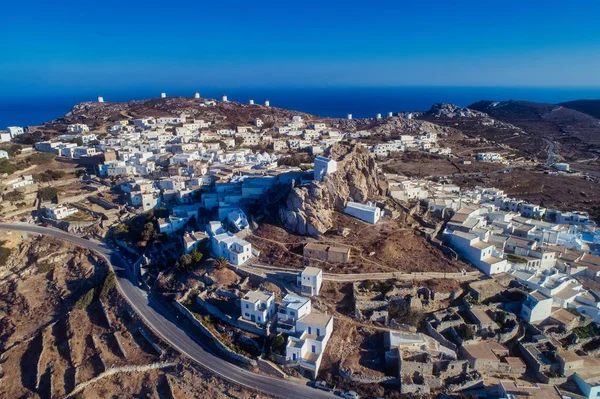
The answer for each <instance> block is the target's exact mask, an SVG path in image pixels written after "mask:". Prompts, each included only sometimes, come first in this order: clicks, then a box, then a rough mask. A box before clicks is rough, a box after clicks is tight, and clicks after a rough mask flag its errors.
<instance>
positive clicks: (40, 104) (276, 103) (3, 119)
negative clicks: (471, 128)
mask: <svg viewBox="0 0 600 399" xmlns="http://www.w3.org/2000/svg"><path fill="white" fill-rule="evenodd" d="M196 91H198V92H199V93H200V95H201V96H202V97H203V98H217V99H220V98H221V95H223V94H227V96H228V98H229V100H230V101H239V102H248V100H250V99H253V100H254V101H255V102H256V103H262V102H264V100H265V99H269V101H270V103H271V106H273V107H280V108H286V109H291V110H297V111H302V112H306V113H310V114H314V115H319V116H327V117H346V115H347V114H352V115H353V117H355V118H361V117H375V116H376V115H377V114H378V113H381V114H382V115H384V116H385V115H387V113H388V112H401V111H426V110H428V109H429V108H430V107H431V105H432V104H434V103H442V102H443V103H453V104H456V105H459V106H462V107H466V106H468V105H470V104H472V103H474V102H476V101H479V100H492V101H505V100H524V101H534V102H543V103H552V104H555V103H559V102H564V101H571V100H581V99H600V87H597V88H523V87H288V88H285V87H274V88H264V87H263V88H235V87H229V88H228V87H207V88H204V89H203V88H202V87H190V88H189V89H182V88H174V89H172V90H169V88H168V87H164V88H160V89H158V88H156V89H149V88H144V89H139V88H136V89H133V90H132V89H128V90H123V89H119V88H113V89H103V90H101V91H95V92H91V91H90V90H82V91H77V92H63V93H55V92H53V93H50V92H46V93H44V92H41V93H36V94H35V95H31V96H25V95H23V94H19V95H17V96H10V95H8V94H7V93H2V94H0V129H4V128H5V127H6V126H31V125H39V124H41V123H43V122H48V121H51V120H54V119H56V118H58V117H60V116H63V115H64V114H65V113H67V112H68V111H69V110H70V109H71V108H72V107H73V105H75V104H77V103H80V102H83V101H95V100H96V98H97V96H98V95H101V96H103V97H104V100H105V101H106V102H116V101H131V100H143V99H149V98H153V97H158V96H159V95H160V92H166V93H167V96H189V97H192V96H193V95H194V93H195V92H196Z"/></svg>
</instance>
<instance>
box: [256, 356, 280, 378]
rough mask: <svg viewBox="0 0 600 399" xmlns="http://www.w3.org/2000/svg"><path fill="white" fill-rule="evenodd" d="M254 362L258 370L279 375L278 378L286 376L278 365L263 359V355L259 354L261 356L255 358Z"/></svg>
mask: <svg viewBox="0 0 600 399" xmlns="http://www.w3.org/2000/svg"><path fill="white" fill-rule="evenodd" d="M256 363H257V365H258V368H259V369H260V371H262V372H263V373H267V374H270V375H273V376H275V377H279V378H286V377H287V374H285V373H284V372H283V371H281V369H280V368H279V367H277V366H276V365H275V364H273V363H271V362H270V361H268V360H266V359H263V355H261V357H259V358H258V359H256Z"/></svg>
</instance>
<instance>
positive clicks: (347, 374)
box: [339, 366, 400, 384]
mask: <svg viewBox="0 0 600 399" xmlns="http://www.w3.org/2000/svg"><path fill="white" fill-rule="evenodd" d="M339 374H340V376H341V377H342V378H344V379H346V380H349V381H354V382H359V383H361V384H399V383H400V379H399V378H395V377H389V376H380V377H376V376H369V375H362V374H354V373H352V370H350V369H346V368H344V367H342V366H340V368H339Z"/></svg>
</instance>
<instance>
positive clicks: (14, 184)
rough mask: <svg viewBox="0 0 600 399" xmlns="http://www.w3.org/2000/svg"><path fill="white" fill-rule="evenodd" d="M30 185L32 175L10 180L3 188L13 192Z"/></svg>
mask: <svg viewBox="0 0 600 399" xmlns="http://www.w3.org/2000/svg"><path fill="white" fill-rule="evenodd" d="M30 184H33V176H32V175H24V176H21V177H17V178H16V179H12V180H9V181H7V182H6V183H4V185H5V186H8V187H11V188H12V189H13V190H15V189H17V188H20V187H25V186H29V185H30Z"/></svg>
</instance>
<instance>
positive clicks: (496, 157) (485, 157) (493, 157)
mask: <svg viewBox="0 0 600 399" xmlns="http://www.w3.org/2000/svg"><path fill="white" fill-rule="evenodd" d="M501 159H502V157H501V156H500V154H498V153H496V152H480V153H479V154H477V160H478V161H484V162H498V161H500V160H501Z"/></svg>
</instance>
